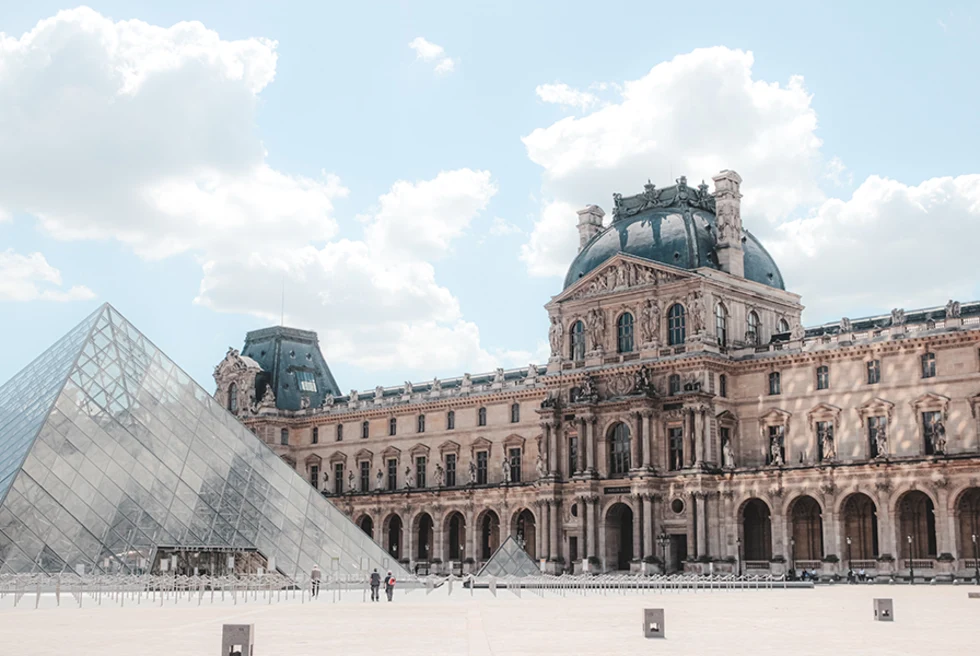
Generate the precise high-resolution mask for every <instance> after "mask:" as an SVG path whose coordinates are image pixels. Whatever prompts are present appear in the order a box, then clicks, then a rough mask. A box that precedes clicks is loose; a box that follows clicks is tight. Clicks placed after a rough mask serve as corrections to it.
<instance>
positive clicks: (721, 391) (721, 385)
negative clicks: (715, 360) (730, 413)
mask: <svg viewBox="0 0 980 656" xmlns="http://www.w3.org/2000/svg"><path fill="white" fill-rule="evenodd" d="M718 395H719V396H721V397H722V398H726V397H728V376H726V375H725V374H722V375H720V376H718Z"/></svg>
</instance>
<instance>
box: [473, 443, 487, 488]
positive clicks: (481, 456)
mask: <svg viewBox="0 0 980 656" xmlns="http://www.w3.org/2000/svg"><path fill="white" fill-rule="evenodd" d="M488 459H489V457H488V454H487V452H486V451H477V452H476V484H477V485H486V484H487V461H488Z"/></svg>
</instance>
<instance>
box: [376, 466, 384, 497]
mask: <svg viewBox="0 0 980 656" xmlns="http://www.w3.org/2000/svg"><path fill="white" fill-rule="evenodd" d="M374 478H375V480H376V481H377V485H376V486H375V488H374V489H376V490H377V491H378V492H380V491H381V490H383V489H384V479H385V475H384V474H383V473H382V472H381V470H380V469H379V470H378V473H377V474H376V475H375V477H374Z"/></svg>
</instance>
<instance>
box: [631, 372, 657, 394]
mask: <svg viewBox="0 0 980 656" xmlns="http://www.w3.org/2000/svg"><path fill="white" fill-rule="evenodd" d="M634 388H635V389H636V391H637V392H639V393H640V394H650V393H652V392H653V391H654V389H653V380H652V379H651V378H650V370H649V369H647V366H646V365H643V366H641V367H640V370H639V371H637V372H636V379H635V381H634Z"/></svg>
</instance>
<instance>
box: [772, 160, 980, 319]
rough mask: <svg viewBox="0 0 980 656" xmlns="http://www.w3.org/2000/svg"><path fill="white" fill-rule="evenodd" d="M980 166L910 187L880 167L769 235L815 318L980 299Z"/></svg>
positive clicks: (774, 253)
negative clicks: (978, 295) (979, 281)
mask: <svg viewBox="0 0 980 656" xmlns="http://www.w3.org/2000/svg"><path fill="white" fill-rule="evenodd" d="M978 242H980V174H974V175H963V176H959V177H956V178H952V177H945V178H933V179H931V180H926V181H925V182H923V183H921V184H919V185H917V186H909V185H905V184H902V183H900V182H897V181H895V180H889V179H886V178H881V177H878V176H871V177H869V178H868V179H867V180H865V181H864V183H863V184H861V186H860V187H858V189H857V190H856V191H855V192H854V195H853V196H852V197H851V198H850V199H849V200H840V199H831V200H827V201H826V202H824V203H822V204H821V205H820V206H819V207H817V208H816V209H815V210H814V211H813V212H811V213H810V214H809V215H808V216H807V217H805V218H801V219H796V220H793V221H788V222H787V223H785V224H783V225H781V226H779V228H778V230H777V232H776V235H775V236H774V238H773V239H772V240H770V241H769V242H767V244H766V246H767V248H768V249H769V252H770V253H771V254H772V256H773V257H774V258H775V260H776V262H777V263H778V264H779V265H780V268H781V269H782V272H783V276H784V277H785V279H786V284H787V288H788V289H791V290H792V291H795V292H797V293H801V294H803V303H804V305H806V306H807V310H806V312H807V315H806V316H807V320H808V321H811V322H812V321H822V320H832V319H835V318H840V317H842V316H861V315H867V314H869V313H873V312H876V311H883V310H888V309H890V308H893V307H906V308H909V309H911V308H915V307H927V306H930V305H942V304H943V303H945V302H946V300H947V299H948V298H950V297H952V298H956V299H959V300H968V299H972V298H973V294H974V293H975V292H976V290H975V289H974V286H975V282H974V281H975V280H976V274H975V268H976V267H975V265H974V260H975V253H974V251H975V248H974V245H975V244H976V243H978Z"/></svg>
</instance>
